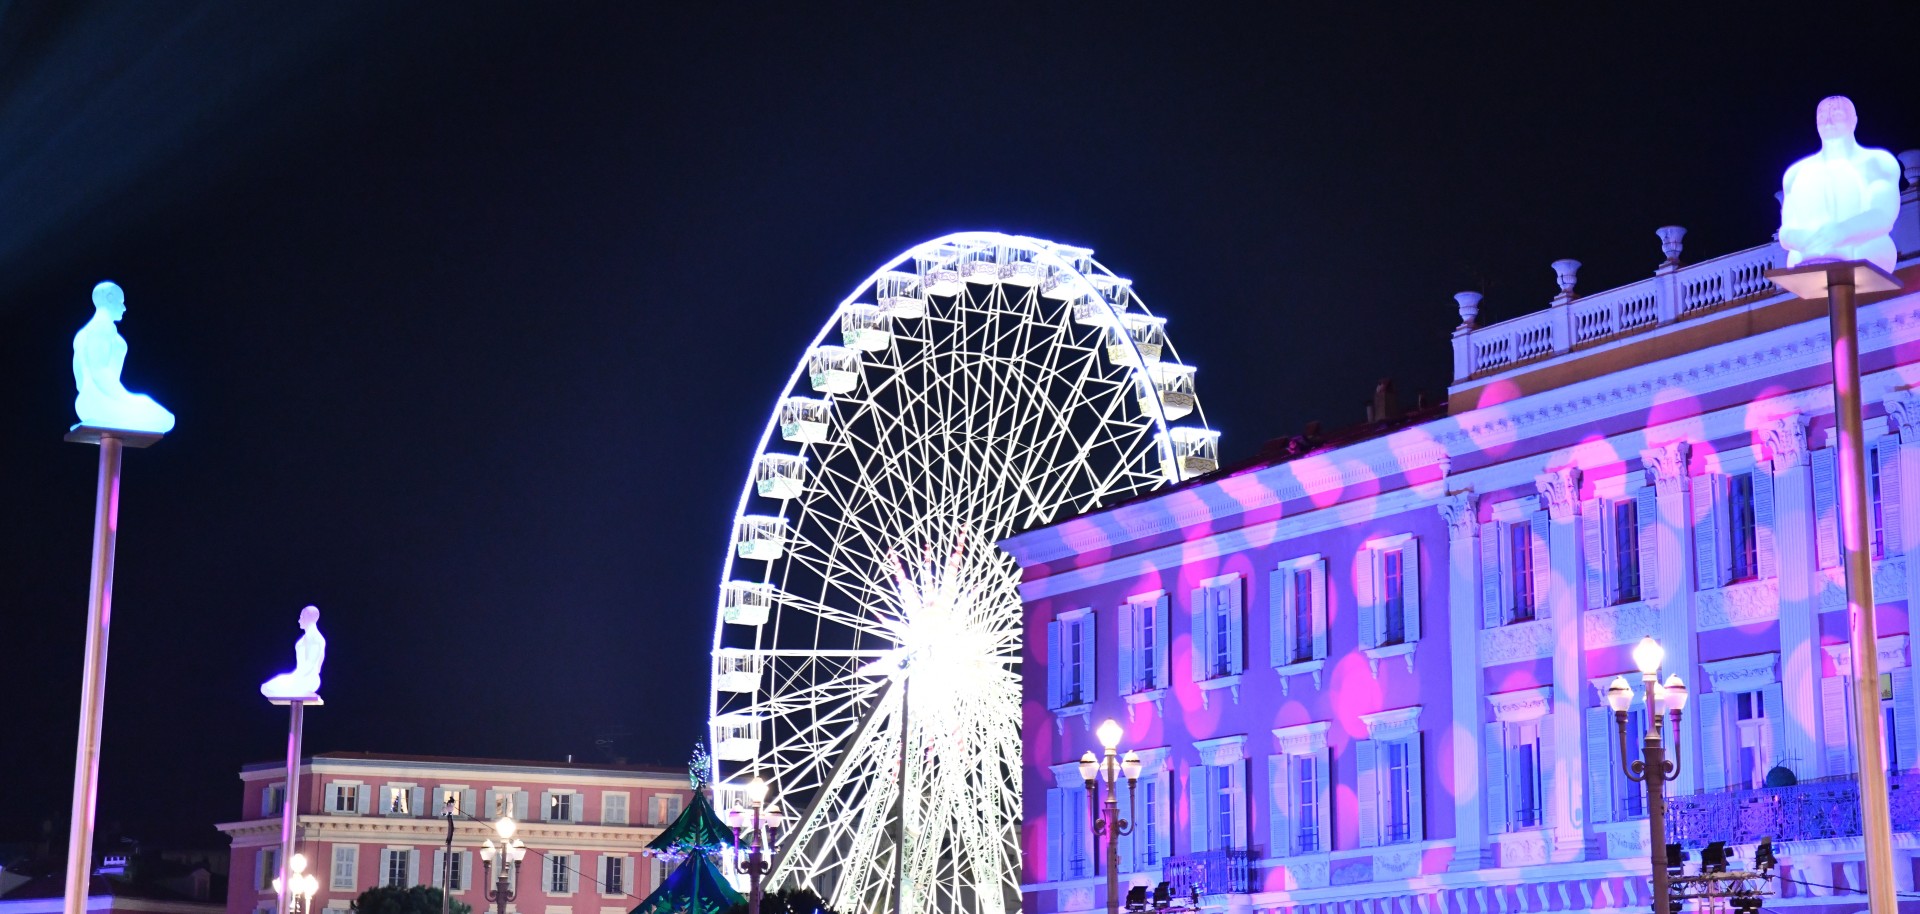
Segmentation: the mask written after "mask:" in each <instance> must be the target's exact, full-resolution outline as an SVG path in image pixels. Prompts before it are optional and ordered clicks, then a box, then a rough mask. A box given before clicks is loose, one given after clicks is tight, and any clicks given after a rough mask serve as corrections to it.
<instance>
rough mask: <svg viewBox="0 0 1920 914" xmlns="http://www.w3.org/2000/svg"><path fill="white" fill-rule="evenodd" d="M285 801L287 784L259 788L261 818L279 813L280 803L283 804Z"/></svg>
mask: <svg viewBox="0 0 1920 914" xmlns="http://www.w3.org/2000/svg"><path fill="white" fill-rule="evenodd" d="M286 801H287V785H285V784H274V785H273V786H271V787H263V788H261V789H260V816H261V818H267V817H270V816H277V815H279V814H280V812H281V805H282V804H284V803H285V802H286Z"/></svg>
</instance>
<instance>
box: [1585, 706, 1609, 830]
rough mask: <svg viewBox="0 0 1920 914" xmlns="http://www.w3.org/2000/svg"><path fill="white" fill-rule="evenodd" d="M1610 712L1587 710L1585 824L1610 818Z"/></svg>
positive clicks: (1598, 709) (1605, 710) (1602, 709)
mask: <svg viewBox="0 0 1920 914" xmlns="http://www.w3.org/2000/svg"><path fill="white" fill-rule="evenodd" d="M1611 723H1613V711H1611V710H1609V709H1607V708H1588V709H1587V821H1589V822H1596V823H1598V822H1606V821H1608V820H1610V819H1612V818H1613V751H1612V750H1611V749H1610V748H1609V747H1611V746H1612V745H1613V744H1614V742H1615V738H1614V734H1612V733H1610V732H1608V731H1609V730H1611V729H1612V728H1611V727H1610V726H1608V725H1609V724H1611Z"/></svg>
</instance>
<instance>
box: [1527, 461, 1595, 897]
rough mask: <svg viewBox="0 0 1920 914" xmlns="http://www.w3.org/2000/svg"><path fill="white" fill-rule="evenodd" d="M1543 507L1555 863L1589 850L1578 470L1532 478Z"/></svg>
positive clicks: (1558, 470) (1584, 657)
mask: <svg viewBox="0 0 1920 914" xmlns="http://www.w3.org/2000/svg"><path fill="white" fill-rule="evenodd" d="M1534 487H1535V488H1536V489H1538V490H1539V492H1540V504H1541V506H1542V507H1544V508H1546V509H1547V516H1548V518H1550V519H1551V520H1552V522H1553V532H1552V533H1551V534H1550V535H1549V536H1548V538H1547V555H1548V556H1549V558H1550V561H1551V563H1552V565H1553V576H1552V583H1551V584H1550V585H1549V586H1548V588H1547V605H1548V606H1549V607H1551V610H1550V615H1549V616H1548V618H1549V619H1550V620H1551V621H1552V628H1553V739H1554V753H1553V754H1554V758H1552V759H1549V760H1548V761H1549V762H1550V763H1551V764H1552V765H1553V769H1554V779H1553V781H1554V795H1553V796H1552V797H1549V798H1548V802H1549V803H1551V804H1554V806H1553V807H1550V808H1551V809H1552V810H1553V816H1552V819H1553V823H1554V825H1553V832H1554V834H1553V859H1554V860H1556V861H1563V860H1578V859H1580V858H1581V857H1582V856H1583V854H1584V851H1585V848H1586V838H1585V835H1584V832H1585V829H1586V824H1587V804H1586V792H1587V791H1586V788H1587V753H1586V751H1585V749H1584V747H1585V746H1586V744H1587V740H1586V716H1585V712H1584V711H1583V710H1582V708H1584V707H1585V705H1584V703H1583V702H1582V701H1581V698H1582V696H1581V694H1580V690H1581V689H1583V688H1585V687H1586V682H1587V679H1586V673H1585V666H1586V663H1585V659H1586V653H1585V651H1583V650H1582V649H1581V647H1580V614H1581V611H1582V607H1584V606H1585V601H1584V600H1583V599H1581V594H1580V590H1579V583H1580V582H1584V581H1585V580H1586V571H1585V566H1584V565H1582V564H1581V562H1580V530H1579V527H1578V524H1579V518H1580V510H1579V509H1580V471H1579V470H1578V469H1575V468H1573V467H1562V468H1560V469H1557V470H1548V471H1547V472H1545V473H1542V474H1540V475H1539V476H1536V477H1534Z"/></svg>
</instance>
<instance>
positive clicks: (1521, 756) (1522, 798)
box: [1506, 720, 1547, 828]
mask: <svg viewBox="0 0 1920 914" xmlns="http://www.w3.org/2000/svg"><path fill="white" fill-rule="evenodd" d="M1506 773H1507V809H1508V816H1507V819H1508V822H1509V824H1510V825H1511V827H1513V828H1535V827H1538V826H1541V825H1544V824H1546V821H1547V810H1546V791H1545V790H1544V789H1543V787H1544V786H1545V785H1544V784H1543V774H1544V769H1543V766H1542V765H1541V753H1540V721H1537V720H1536V721H1527V722H1525V723H1513V724H1508V725H1507V772H1506Z"/></svg>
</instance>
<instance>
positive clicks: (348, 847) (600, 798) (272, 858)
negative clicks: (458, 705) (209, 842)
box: [218, 753, 692, 914]
mask: <svg viewBox="0 0 1920 914" xmlns="http://www.w3.org/2000/svg"><path fill="white" fill-rule="evenodd" d="M240 781H241V804H242V809H243V811H244V817H243V818H242V819H240V820H239V821H235V822H228V823H225V824H222V825H220V826H218V827H219V829H220V830H221V831H222V832H225V833H226V834H227V836H228V837H229V838H230V839H231V840H232V842H233V858H232V866H231V867H230V871H229V875H228V879H229V883H228V890H227V912H228V914H262V912H265V914H271V912H273V911H274V910H275V897H274V894H273V886H272V883H273V878H274V876H276V875H278V873H279V860H278V855H279V853H280V815H281V810H282V806H281V804H282V802H283V801H284V799H285V795H286V767H285V765H283V764H281V763H260V764H255V765H249V766H247V767H245V768H243V769H241V771H240ZM449 795H451V796H453V797H454V798H455V799H456V801H457V803H458V804H459V809H460V810H461V814H460V815H458V816H457V817H456V821H455V824H454V836H453V847H452V853H451V854H449V853H448V851H447V820H446V819H445V818H444V817H443V807H442V806H441V799H440V798H442V797H446V796H449ZM691 795H692V792H691V790H690V789H689V787H688V783H687V775H686V772H685V771H684V770H679V769H669V768H648V767H637V766H630V765H597V764H580V763H565V762H512V761H496V760H488V759H454V758H420V757H413V758H409V757H404V756H391V755H374V754H367V753H328V754H322V755H316V756H314V757H312V758H310V759H307V760H306V761H305V762H304V763H303V764H302V766H301V774H300V795H299V797H298V798H297V804H298V805H297V806H296V812H297V814H298V819H297V822H298V832H297V835H296V840H295V849H296V851H297V852H298V853H300V854H303V855H305V857H306V859H307V861H308V864H307V871H308V872H310V873H313V874H314V875H315V876H317V877H318V879H319V882H320V892H319V894H318V895H316V896H314V899H313V902H312V910H314V911H344V910H346V909H347V907H348V905H349V904H350V903H351V902H352V901H353V899H354V898H355V897H357V896H358V895H359V894H360V893H361V892H362V891H365V890H366V889H369V888H373V887H376V886H384V885H391V886H414V885H425V886H442V885H445V886H446V887H447V888H448V889H449V891H450V893H451V895H452V897H453V898H455V899H457V900H459V901H462V902H465V903H467V904H469V905H472V906H473V908H474V909H475V910H476V911H479V910H491V909H492V906H491V905H489V904H488V903H487V901H486V894H485V893H486V890H487V889H489V888H491V887H492V883H491V882H490V881H489V877H488V875H487V869H486V867H485V865H484V864H483V863H482V861H481V859H480V853H479V851H480V846H481V842H482V841H484V840H486V839H487V838H491V837H494V830H493V826H492V822H493V820H494V819H495V818H497V817H498V816H500V815H503V814H504V815H511V816H513V818H514V819H515V820H517V821H518V823H519V826H518V831H517V833H516V837H518V838H519V839H521V840H523V841H525V842H526V845H527V854H526V857H525V859H524V860H523V861H522V862H521V864H520V868H519V871H518V873H517V874H515V876H514V879H515V883H514V887H515V888H514V890H515V892H516V898H515V900H514V902H513V903H512V904H510V905H509V906H508V910H509V911H513V912H527V914H626V912H627V911H629V910H631V909H632V908H633V907H634V905H636V904H638V903H639V902H640V900H641V899H642V898H645V897H646V896H647V893H649V892H651V891H652V890H653V888H654V886H656V885H658V884H659V881H660V878H661V875H662V874H661V872H660V867H659V866H657V865H656V864H655V863H654V861H653V860H652V859H651V858H648V857H646V856H644V855H643V853H642V851H643V850H644V849H645V847H646V844H647V842H648V841H651V840H653V838H654V837H655V836H656V835H658V834H659V833H660V830H661V828H662V827H664V826H665V825H667V824H668V823H670V822H672V821H673V820H674V818H675V817H676V816H678V815H679V814H680V810H681V809H683V808H684V807H685V806H686V804H687V802H688V799H689V797H690V796H691Z"/></svg>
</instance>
